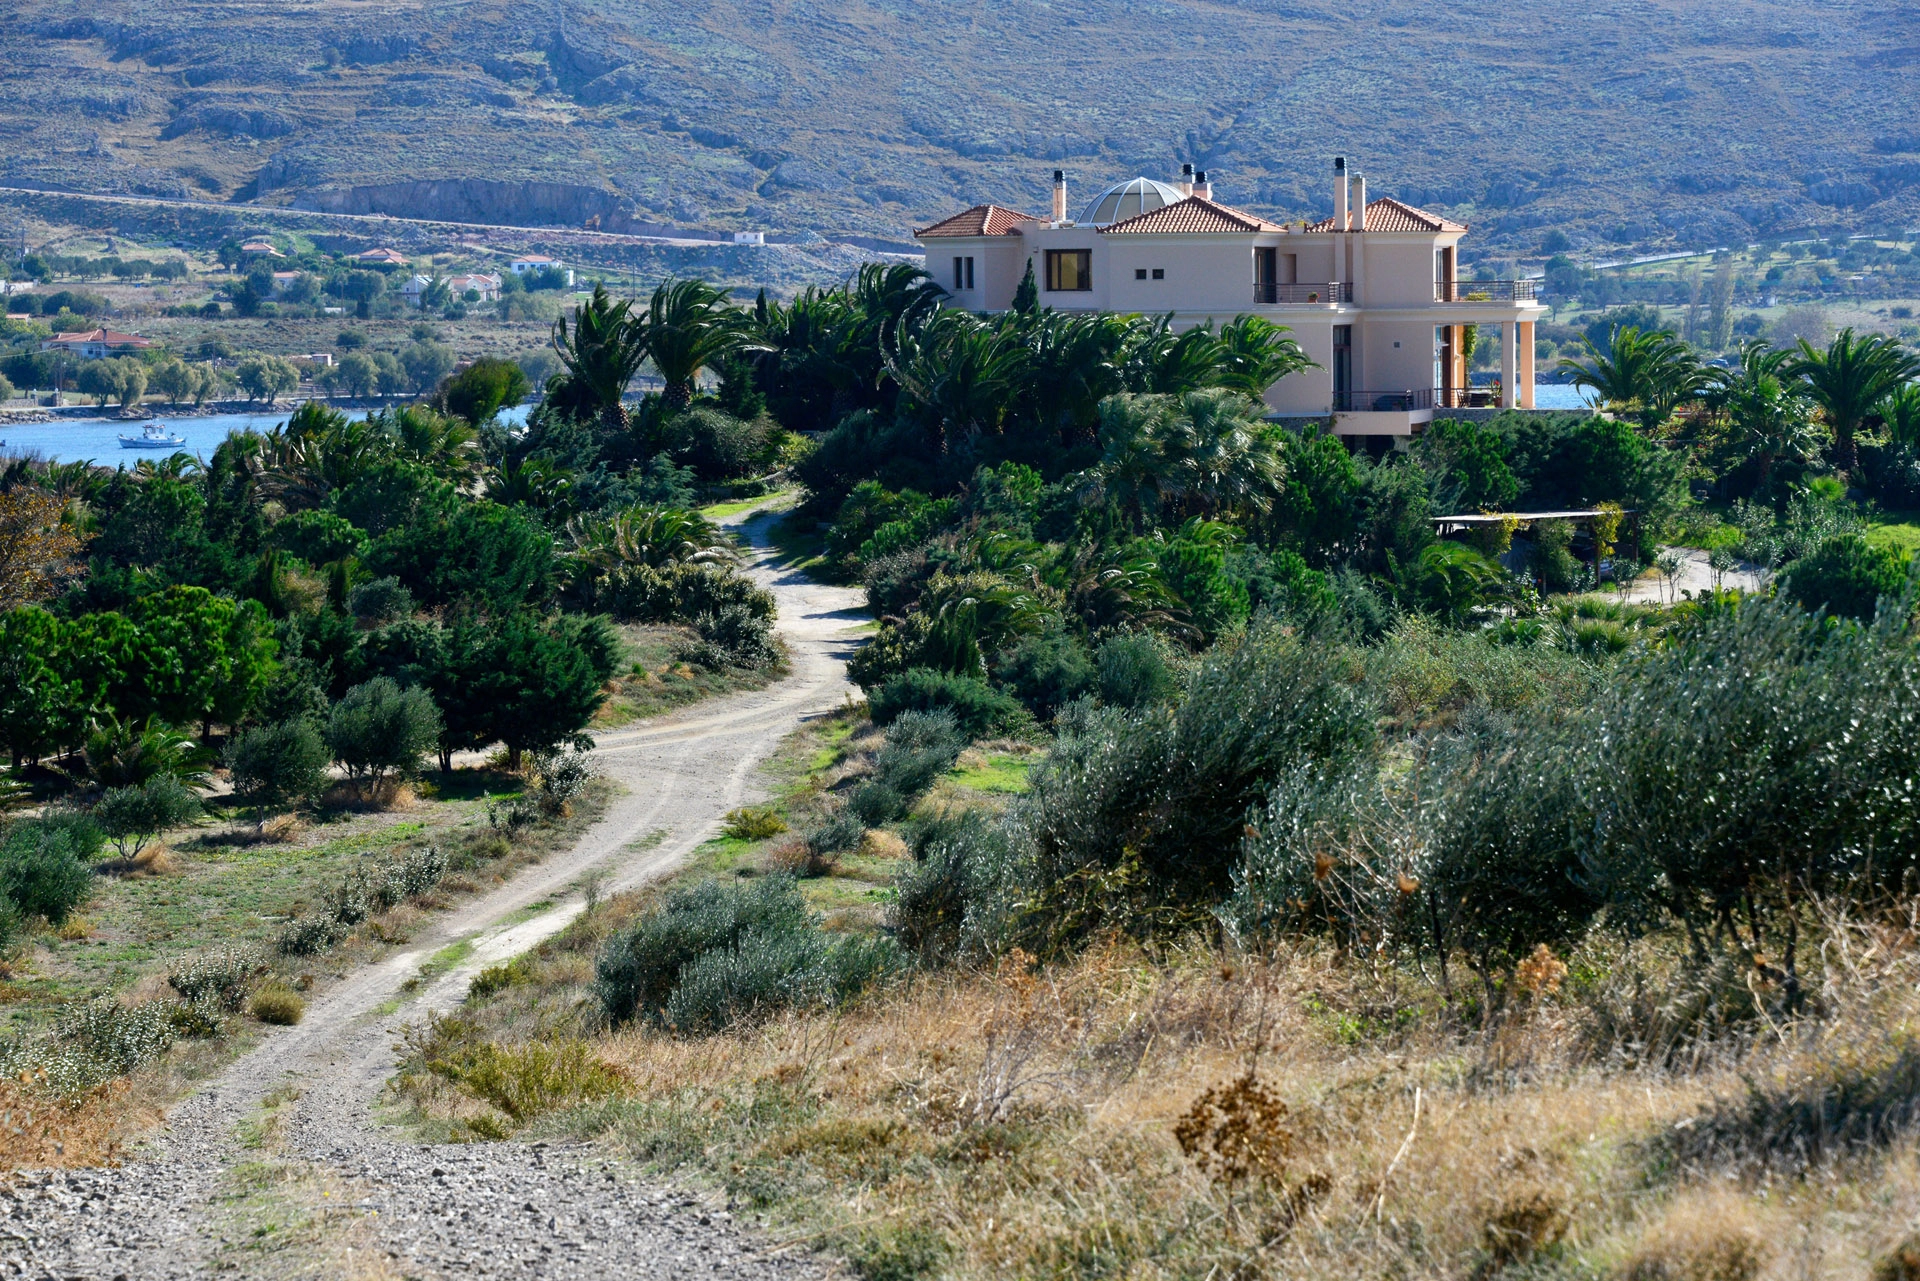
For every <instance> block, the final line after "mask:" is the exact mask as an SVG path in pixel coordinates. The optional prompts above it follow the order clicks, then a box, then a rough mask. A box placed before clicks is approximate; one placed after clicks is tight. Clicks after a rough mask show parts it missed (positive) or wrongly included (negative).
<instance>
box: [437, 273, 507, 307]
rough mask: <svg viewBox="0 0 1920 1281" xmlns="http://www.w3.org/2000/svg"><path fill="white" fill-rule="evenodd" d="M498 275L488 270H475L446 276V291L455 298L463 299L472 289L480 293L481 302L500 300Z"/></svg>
mask: <svg viewBox="0 0 1920 1281" xmlns="http://www.w3.org/2000/svg"><path fill="white" fill-rule="evenodd" d="M500 284H501V281H500V277H498V276H495V275H493V274H491V273H489V272H475V273H470V274H463V275H459V276H448V277H447V292H448V293H450V294H452V296H453V297H455V298H461V299H464V298H465V297H466V296H467V292H468V291H469V290H472V291H473V292H475V293H477V294H479V295H480V299H479V300H480V301H481V302H499V301H500Z"/></svg>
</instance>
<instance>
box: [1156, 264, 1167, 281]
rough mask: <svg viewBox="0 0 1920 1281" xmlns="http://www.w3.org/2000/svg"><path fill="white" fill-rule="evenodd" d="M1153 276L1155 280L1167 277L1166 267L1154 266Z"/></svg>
mask: <svg viewBox="0 0 1920 1281" xmlns="http://www.w3.org/2000/svg"><path fill="white" fill-rule="evenodd" d="M1153 278H1154V279H1155V280H1165V279H1166V278H1167V269H1166V268H1165V267H1155V268H1154V269H1153Z"/></svg>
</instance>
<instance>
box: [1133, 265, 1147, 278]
mask: <svg viewBox="0 0 1920 1281" xmlns="http://www.w3.org/2000/svg"><path fill="white" fill-rule="evenodd" d="M1133 278H1134V279H1135V280H1145V279H1146V278H1147V269H1146V268H1145V267H1135V268H1134V269H1133Z"/></svg>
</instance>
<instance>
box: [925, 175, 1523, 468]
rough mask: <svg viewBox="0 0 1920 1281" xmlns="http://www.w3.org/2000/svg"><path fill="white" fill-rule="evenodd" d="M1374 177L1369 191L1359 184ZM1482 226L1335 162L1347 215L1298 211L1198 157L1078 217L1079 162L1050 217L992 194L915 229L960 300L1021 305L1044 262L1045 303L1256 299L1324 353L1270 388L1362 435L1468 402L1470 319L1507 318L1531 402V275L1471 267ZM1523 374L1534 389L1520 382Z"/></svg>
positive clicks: (1258, 309) (1289, 403)
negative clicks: (1463, 245) (1384, 188)
mask: <svg viewBox="0 0 1920 1281" xmlns="http://www.w3.org/2000/svg"><path fill="white" fill-rule="evenodd" d="M1356 188H1357V190H1356ZM1466 234H1467V228H1466V227H1464V226H1462V225H1461V224H1459V223H1457V222H1453V221H1451V220H1449V219H1447V218H1444V217H1441V216H1439V215H1437V214H1431V213H1427V212H1425V211H1424V210H1420V209H1415V208H1414V207H1412V206H1411V205H1406V204H1402V203H1401V202H1400V201H1397V200H1392V199H1380V200H1375V201H1372V202H1369V201H1368V200H1367V198H1366V180H1365V179H1364V178H1361V177H1359V175H1357V174H1349V172H1348V170H1347V167H1346V163H1345V161H1344V160H1336V161H1335V162H1334V215H1333V217H1331V218H1327V219H1324V220H1322V221H1321V222H1318V223H1314V224H1298V223H1297V224H1293V225H1291V226H1283V225H1281V224H1278V223H1274V222H1271V221H1269V220H1267V219H1265V218H1262V217H1260V216H1259V215H1257V214H1252V213H1247V212H1245V211H1244V210H1240V209H1236V208H1233V207H1232V206H1230V205H1226V204H1223V203H1221V202H1220V201H1218V200H1216V199H1214V194H1213V189H1212V186H1211V184H1210V183H1208V181H1207V176H1206V175H1205V174H1204V173H1201V174H1196V173H1194V172H1193V167H1192V166H1191V165H1188V166H1186V167H1185V170H1184V171H1183V172H1182V174H1181V177H1180V181H1179V182H1177V183H1164V182H1157V181H1155V180H1154V179H1151V178H1134V179H1131V180H1129V181H1126V182H1121V183H1117V184H1115V185H1114V186H1112V187H1109V188H1107V189H1106V190H1104V191H1102V192H1100V193H1099V194H1098V195H1097V196H1095V197H1094V198H1093V200H1092V201H1090V202H1089V203H1088V204H1087V206H1086V208H1085V209H1084V210H1083V211H1082V212H1081V214H1080V215H1079V216H1078V217H1077V218H1076V217H1069V216H1068V213H1067V189H1066V179H1065V175H1064V174H1063V173H1062V172H1060V171H1058V170H1056V171H1055V172H1054V189H1053V209H1052V214H1051V216H1050V217H1047V218H1040V217H1036V216H1034V215H1032V214H1028V213H1022V212H1020V211H1018V210H1014V209H1009V208H1006V207H1004V206H1000V205H991V204H988V205H975V206H974V207H973V208H971V209H967V210H965V211H963V212H961V213H957V214H954V215H953V216H952V217H950V218H946V219H943V220H941V221H940V222H936V223H934V224H933V225H932V226H929V227H923V228H921V229H920V230H918V231H916V232H915V233H914V237H915V239H917V240H918V241H919V242H920V245H921V246H922V248H924V249H925V251H926V254H927V270H929V271H930V272H932V273H933V275H934V278H935V279H936V280H938V281H939V282H940V284H941V285H942V286H943V287H945V288H946V289H947V291H948V293H949V295H950V305H952V306H956V307H965V308H967V309H969V310H972V311H984V312H992V311H1000V310H1004V309H1005V308H1007V307H1010V306H1011V305H1012V303H1013V296H1014V292H1015V290H1016V289H1018V287H1019V284H1020V280H1021V278H1022V276H1024V275H1025V273H1026V270H1027V267H1028V265H1029V264H1031V265H1032V268H1033V273H1034V279H1035V282H1036V283H1037V284H1038V286H1039V289H1040V305H1041V306H1043V307H1051V308H1054V309H1056V310H1061V311H1120V312H1139V313H1144V314H1148V315H1169V314H1170V315H1171V316H1172V317H1173V323H1174V324H1175V326H1176V327H1178V328H1188V327H1191V326H1194V325H1199V324H1209V323H1211V324H1214V325H1220V324H1224V323H1226V322H1228V321H1231V320H1233V319H1234V318H1235V317H1236V316H1240V315H1245V314H1254V315H1261V316H1265V317H1268V318H1269V319H1271V320H1273V321H1275V322H1276V323H1279V324H1284V325H1286V326H1288V327H1289V328H1290V329H1292V331H1293V336H1294V338H1295V339H1296V340H1297V341H1298V342H1299V343H1300V345H1301V346H1302V347H1303V348H1304V349H1305V350H1306V352H1307V354H1308V355H1309V356H1311V357H1312V358H1313V359H1314V361H1315V362H1316V363H1317V365H1318V368H1315V369H1309V370H1306V371H1303V372H1301V373H1298V374H1294V375H1291V376H1289V377H1287V378H1284V379H1282V380H1281V381H1280V382H1278V383H1276V384H1275V385H1274V386H1273V387H1272V388H1270V389H1269V390H1268V392H1267V395H1266V400H1267V403H1268V405H1269V406H1271V407H1272V408H1273V410H1274V411H1275V413H1276V414H1278V415H1286V416H1295V415H1297V416H1302V417H1305V416H1315V417H1326V416H1331V417H1333V419H1334V429H1335V430H1336V431H1338V432H1339V433H1341V434H1342V435H1347V436H1390V437H1399V438H1404V437H1407V436H1410V435H1411V434H1412V433H1413V432H1414V431H1416V430H1417V429H1418V428H1419V427H1420V426H1421V425H1423V424H1424V423H1426V422H1428V421H1430V420H1431V419H1432V417H1433V407H1434V406H1435V404H1440V405H1442V406H1450V405H1456V404H1461V403H1464V400H1465V389H1466V386H1467V370H1466V362H1465V360H1464V358H1463V357H1462V356H1461V354H1460V353H1461V351H1462V347H1463V344H1462V341H1461V339H1462V336H1463V335H1462V330H1463V327H1464V326H1466V325H1468V324H1498V325H1502V326H1504V327H1505V331H1506V332H1507V333H1508V335H1509V339H1510V340H1509V341H1507V342H1504V343H1502V344H1501V350H1502V355H1503V360H1504V362H1505V364H1506V368H1504V369H1503V377H1502V382H1501V387H1502V393H1501V394H1502V399H1503V400H1504V401H1505V402H1506V403H1508V404H1518V405H1521V406H1524V407H1531V404H1530V402H1531V401H1532V388H1533V368H1532V365H1533V360H1532V352H1533V326H1534V324H1535V322H1536V320H1537V319H1538V318H1539V317H1540V316H1541V315H1542V314H1544V309H1543V308H1542V307H1540V305H1539V304H1538V303H1536V302H1535V301H1534V300H1533V291H1532V285H1531V282H1530V281H1486V282H1472V283H1468V282H1458V283H1456V281H1457V278H1458V270H1457V252H1458V246H1459V243H1460V241H1461V239H1462V237H1464V236H1465V235H1466ZM1516 389H1517V390H1516Z"/></svg>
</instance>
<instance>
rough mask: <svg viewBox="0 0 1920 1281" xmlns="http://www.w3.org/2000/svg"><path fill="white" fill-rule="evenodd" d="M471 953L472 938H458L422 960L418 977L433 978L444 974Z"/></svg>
mask: <svg viewBox="0 0 1920 1281" xmlns="http://www.w3.org/2000/svg"><path fill="white" fill-rule="evenodd" d="M472 955H473V940H472V939H470V938H464V939H458V940H456V941H454V942H452V943H449V944H447V945H446V946H445V947H443V948H441V949H440V950H439V951H438V952H435V953H434V954H433V955H432V956H430V957H428V958H427V959H426V960H425V961H424V962H422V963H421V966H420V977H422V978H434V977H436V976H438V975H441V974H445V973H446V972H447V971H448V970H450V969H452V968H453V967H454V966H456V965H458V964H460V962H462V961H464V960H466V959H467V958H468V957H469V956H472Z"/></svg>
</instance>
